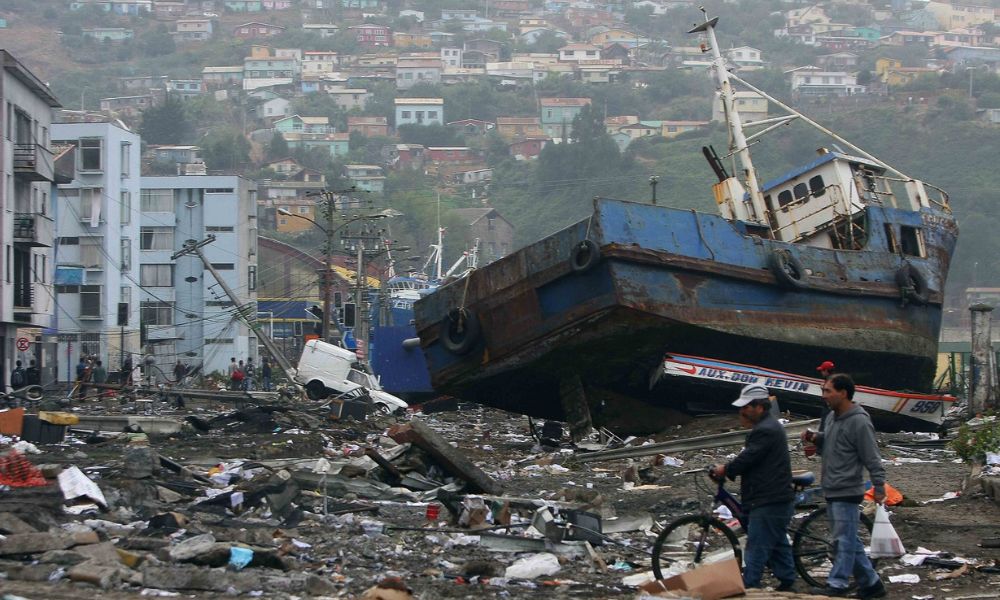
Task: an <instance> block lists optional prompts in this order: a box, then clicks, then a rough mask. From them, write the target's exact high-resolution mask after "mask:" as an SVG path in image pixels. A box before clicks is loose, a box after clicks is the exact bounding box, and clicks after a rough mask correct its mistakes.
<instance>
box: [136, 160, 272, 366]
mask: <svg viewBox="0 0 1000 600" xmlns="http://www.w3.org/2000/svg"><path fill="white" fill-rule="evenodd" d="M140 210H141V216H140V226H141V229H140V233H139V236H140V243H139V254H140V258H139V263H140V265H141V266H140V279H141V282H142V290H141V291H140V310H141V313H142V314H141V320H142V324H143V327H144V328H145V329H146V352H147V353H148V354H151V355H152V356H153V357H154V360H155V362H156V364H157V366H158V367H159V368H160V369H161V370H163V372H164V373H168V374H169V373H170V371H171V369H172V367H173V365H174V364H175V363H176V362H177V361H178V360H180V361H181V362H183V363H185V364H187V365H188V366H189V367H192V368H196V367H199V366H200V367H201V369H202V372H204V373H205V374H209V373H212V372H214V371H218V372H221V373H223V374H224V373H226V369H227V366H228V365H229V359H230V358H231V357H235V358H236V359H237V360H244V361H245V360H246V359H247V358H248V357H253V358H254V361H255V362H257V341H256V339H254V337H253V333H252V332H251V331H250V329H249V327H247V326H246V325H245V324H244V323H243V322H242V321H240V320H239V319H238V318H237V316H236V315H237V309H239V307H245V308H244V309H243V310H245V311H246V314H250V315H254V316H256V314H257V308H256V302H257V184H256V183H254V182H253V181H250V180H247V179H244V178H242V177H239V176H236V175H200V176H196V175H189V176H178V177H143V178H142V199H141V202H140ZM210 235H212V236H215V241H213V242H212V243H210V244H207V245H205V246H204V247H202V248H201V251H202V253H204V255H205V257H206V259H207V260H208V262H209V263H211V264H212V265H213V266H214V268H215V269H216V270H217V271H218V273H219V275H220V276H221V277H222V278H223V279H224V280H225V282H226V284H227V285H228V286H229V287H230V288H231V289H232V290H233V292H234V293H235V295H236V303H235V304H234V303H233V302H232V301H231V300H230V299H229V298H228V297H227V296H226V294H225V292H224V291H223V288H222V286H220V285H219V284H218V282H217V281H216V280H215V278H214V277H213V276H212V273H211V272H210V271H209V270H207V269H206V268H205V267H204V265H203V263H202V261H201V259H199V258H198V256H197V255H195V254H189V255H185V256H180V257H178V258H177V259H172V258H171V255H172V254H174V253H175V252H176V251H178V250H180V249H182V248H183V247H184V242H185V240H197V241H199V242H200V241H203V240H206V239H207V238H208V236H210Z"/></svg>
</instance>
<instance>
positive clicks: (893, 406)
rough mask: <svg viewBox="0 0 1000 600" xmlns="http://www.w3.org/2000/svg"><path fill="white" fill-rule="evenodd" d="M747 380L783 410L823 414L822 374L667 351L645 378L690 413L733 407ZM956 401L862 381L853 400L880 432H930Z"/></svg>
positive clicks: (945, 396) (948, 397) (727, 409)
mask: <svg viewBox="0 0 1000 600" xmlns="http://www.w3.org/2000/svg"><path fill="white" fill-rule="evenodd" d="M749 384H759V385H762V386H764V387H766V388H767V389H768V391H770V392H771V393H772V394H773V395H774V396H775V397H776V398H777V399H778V405H779V407H780V408H781V410H783V411H785V410H788V411H791V412H793V413H796V414H800V415H805V416H810V417H818V416H820V415H821V414H822V413H823V409H824V407H825V403H824V402H823V379H821V378H819V377H809V376H806V375H797V374H795V373H788V372H786V371H781V370H778V369H766V368H764V367H758V366H755V365H745V364H740V363H735V362H729V361H724V360H716V359H712V358H704V357H701V356H687V355H685V354H674V353H670V354H667V356H666V357H664V359H663V364H662V366H661V367H659V368H658V369H656V371H655V372H654V374H653V377H652V378H651V380H650V387H651V388H652V389H653V390H654V391H655V390H658V389H663V390H669V393H670V394H671V395H672V396H673V397H674V398H675V399H677V398H680V399H683V402H684V408H685V409H687V410H688V411H690V412H700V411H708V412H715V411H719V410H723V411H726V412H732V408H731V403H732V401H733V399H734V398H736V397H737V396H738V395H739V391H740V389H741V388H742V387H743V386H745V385H749ZM955 400H956V398H955V397H954V396H950V395H947V394H921V393H917V392H896V391H892V390H883V389H879V388H874V387H869V386H863V385H859V386H857V388H856V389H855V391H854V401H855V403H857V404H860V405H861V406H863V407H864V408H865V410H867V411H868V414H870V415H871V417H872V422H873V423H874V424H875V428H876V429H878V430H879V431H935V430H937V429H939V428H940V427H941V424H942V423H943V422H944V418H945V415H946V414H947V413H948V411H949V410H950V409H951V407H952V406H954V404H955Z"/></svg>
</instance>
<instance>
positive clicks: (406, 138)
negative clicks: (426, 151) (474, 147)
mask: <svg viewBox="0 0 1000 600" xmlns="http://www.w3.org/2000/svg"><path fill="white" fill-rule="evenodd" d="M398 133H399V139H400V140H401V141H402V142H403V143H404V144H420V145H421V146H464V145H465V141H464V140H463V139H462V136H461V135H459V134H458V133H457V132H456V131H455V130H454V129H451V128H449V127H444V126H443V125H437V124H434V125H400V126H399V127H398Z"/></svg>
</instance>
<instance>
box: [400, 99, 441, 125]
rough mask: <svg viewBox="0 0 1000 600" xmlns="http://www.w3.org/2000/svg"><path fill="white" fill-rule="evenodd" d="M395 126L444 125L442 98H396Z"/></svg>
mask: <svg viewBox="0 0 1000 600" xmlns="http://www.w3.org/2000/svg"><path fill="white" fill-rule="evenodd" d="M394 103H395V105H396V127H397V128H398V127H400V126H401V125H444V123H445V121H444V99H443V98H396V99H395V101H394Z"/></svg>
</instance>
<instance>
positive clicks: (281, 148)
mask: <svg viewBox="0 0 1000 600" xmlns="http://www.w3.org/2000/svg"><path fill="white" fill-rule="evenodd" d="M287 156H288V142H286V141H285V138H284V137H283V136H282V135H281V134H280V133H275V134H274V135H273V136H271V141H270V142H268V144H267V148H266V149H265V150H264V157H265V158H267V160H281V159H282V158H285V157H287Z"/></svg>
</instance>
